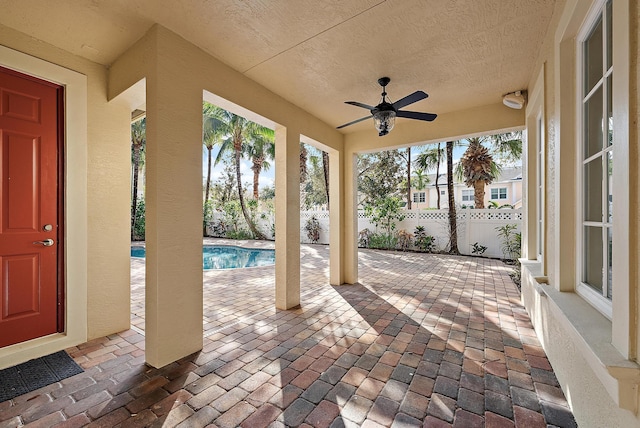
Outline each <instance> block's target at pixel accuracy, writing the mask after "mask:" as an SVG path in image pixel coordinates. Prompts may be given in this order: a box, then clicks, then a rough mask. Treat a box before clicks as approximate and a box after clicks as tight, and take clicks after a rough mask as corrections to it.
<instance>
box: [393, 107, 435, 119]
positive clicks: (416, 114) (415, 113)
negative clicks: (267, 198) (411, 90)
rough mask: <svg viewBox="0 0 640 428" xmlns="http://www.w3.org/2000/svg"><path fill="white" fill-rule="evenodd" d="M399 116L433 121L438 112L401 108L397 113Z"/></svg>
mask: <svg viewBox="0 0 640 428" xmlns="http://www.w3.org/2000/svg"><path fill="white" fill-rule="evenodd" d="M396 116H397V117H406V118H407V119H417V120H426V121H427V122H431V121H432V120H434V119H435V118H436V117H438V115H437V114H434V113H422V112H419V111H402V110H400V111H399V112H398V113H397V114H396Z"/></svg>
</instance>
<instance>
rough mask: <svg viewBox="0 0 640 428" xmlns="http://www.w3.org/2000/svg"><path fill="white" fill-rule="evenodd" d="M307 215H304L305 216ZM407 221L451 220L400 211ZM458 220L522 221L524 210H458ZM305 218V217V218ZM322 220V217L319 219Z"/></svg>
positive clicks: (440, 213)
mask: <svg viewBox="0 0 640 428" xmlns="http://www.w3.org/2000/svg"><path fill="white" fill-rule="evenodd" d="M305 214H306V213H303V215H305ZM400 214H402V215H404V219H405V220H442V221H446V220H447V219H449V211H448V210H446V209H445V210H400ZM456 217H457V218H458V219H469V220H514V221H516V220H522V210H521V209H520V208H518V209H505V208H502V209H484V210H476V209H458V210H456ZM303 218H304V217H303ZM318 218H320V217H318ZM358 218H359V219H366V218H367V216H366V214H365V212H364V211H363V210H360V211H358Z"/></svg>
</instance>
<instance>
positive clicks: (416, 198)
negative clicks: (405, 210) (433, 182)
mask: <svg viewBox="0 0 640 428" xmlns="http://www.w3.org/2000/svg"><path fill="white" fill-rule="evenodd" d="M426 200H427V199H426V195H425V192H413V202H414V203H416V204H421V203H424V202H425V201H426Z"/></svg>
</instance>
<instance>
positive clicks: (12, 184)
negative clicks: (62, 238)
mask: <svg viewBox="0 0 640 428" xmlns="http://www.w3.org/2000/svg"><path fill="white" fill-rule="evenodd" d="M60 95H61V88H60V87H59V86H57V85H54V84H51V83H48V82H44V81H40V80H38V79H35V78H31V77H28V76H24V75H21V74H19V73H16V72H13V71H10V70H6V69H2V68H0V140H1V141H2V151H1V152H0V168H1V169H0V273H1V279H0V287H1V290H0V298H1V300H0V303H2V308H1V311H0V347H3V346H7V345H12V344H14V343H19V342H24V341H26V340H29V339H33V338H36V337H41V336H45V335H48V334H51V333H55V332H57V331H59V328H58V299H59V296H58V254H57V252H58V215H59V212H58V195H59V191H58V171H59V166H58V151H59V150H58V147H59V143H58V141H59V134H60V129H59V128H60V126H59V120H58V118H59V111H58V110H59V107H58V106H59V102H60V101H59V100H60Z"/></svg>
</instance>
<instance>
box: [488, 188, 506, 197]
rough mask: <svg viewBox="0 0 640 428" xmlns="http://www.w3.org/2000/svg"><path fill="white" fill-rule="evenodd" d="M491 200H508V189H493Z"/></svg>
mask: <svg viewBox="0 0 640 428" xmlns="http://www.w3.org/2000/svg"><path fill="white" fill-rule="evenodd" d="M491 199H507V188H506V187H496V188H495V189H491Z"/></svg>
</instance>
